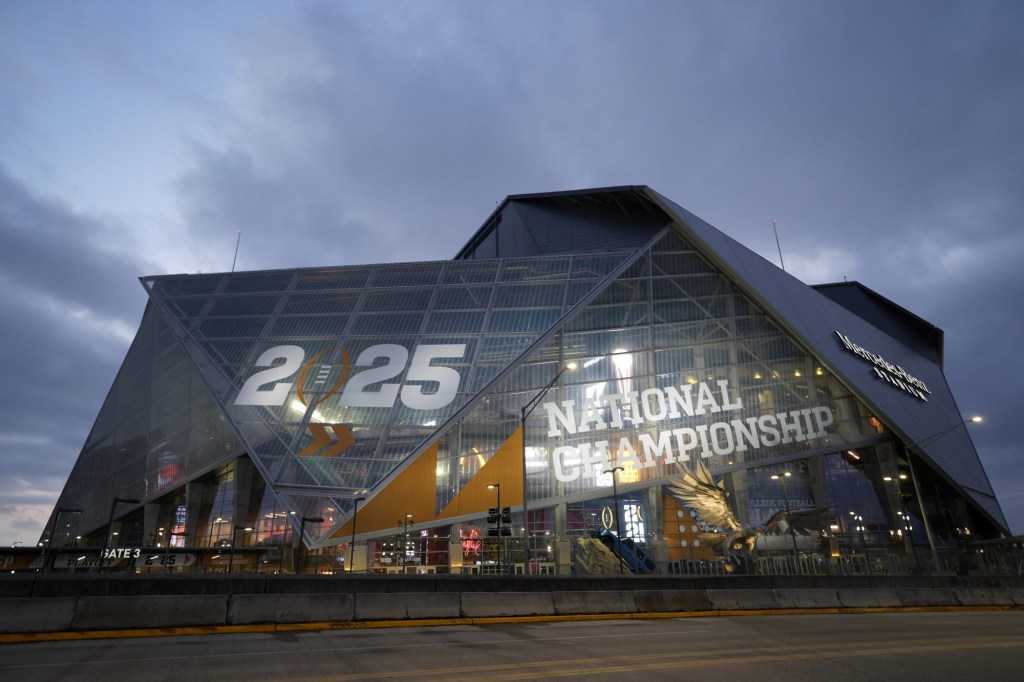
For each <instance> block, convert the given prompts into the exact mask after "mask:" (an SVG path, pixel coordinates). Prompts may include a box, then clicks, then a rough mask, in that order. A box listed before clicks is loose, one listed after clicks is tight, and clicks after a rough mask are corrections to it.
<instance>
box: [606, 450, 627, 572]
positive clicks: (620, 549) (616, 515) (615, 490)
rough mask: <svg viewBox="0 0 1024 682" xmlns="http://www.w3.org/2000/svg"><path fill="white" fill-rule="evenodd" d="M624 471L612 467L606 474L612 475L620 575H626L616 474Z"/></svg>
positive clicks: (620, 468)
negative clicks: (623, 561) (623, 566)
mask: <svg viewBox="0 0 1024 682" xmlns="http://www.w3.org/2000/svg"><path fill="white" fill-rule="evenodd" d="M620 471H622V467H618V466H616V467H612V468H611V469H608V470H606V471H605V472H604V473H606V474H611V475H612V504H613V505H614V506H615V535H616V536H618V540H619V551H618V552H616V554H618V555H619V573H624V571H623V570H622V547H623V545H622V527H621V526H619V483H618V479H617V478H616V474H617V473H618V472H620Z"/></svg>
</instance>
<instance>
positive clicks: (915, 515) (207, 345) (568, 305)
mask: <svg viewBox="0 0 1024 682" xmlns="http://www.w3.org/2000/svg"><path fill="white" fill-rule="evenodd" d="M630 206H631V209H630V210H640V209H643V210H645V211H647V212H648V213H650V212H651V211H653V209H651V205H650V202H649V201H647V200H644V201H634V202H633V203H632V204H630ZM588 210H590V211H592V212H593V211H614V210H618V209H616V208H615V207H614V206H608V205H607V204H606V203H598V204H596V205H595V206H591V207H590V208H589V209H588ZM560 211H561V212H560V213H559V215H562V213H565V211H564V210H562V209H560ZM545 215H546V214H545ZM499 222H500V221H499ZM657 222H659V221H658V220H656V219H655V218H650V217H648V218H647V219H646V222H645V228H644V231H643V232H642V243H640V244H639V245H637V244H633V245H632V246H631V247H630V248H624V246H623V239H622V238H621V236H616V237H615V239H614V248H611V247H610V246H609V245H608V244H604V245H602V243H601V240H600V239H597V238H595V240H594V243H589V242H588V240H587V238H586V232H585V230H580V229H578V226H577V227H576V228H574V229H577V231H578V234H577V236H576V237H575V238H573V239H569V240H565V239H563V240H561V241H559V240H554V241H558V243H572V244H575V245H576V246H577V248H578V251H579V252H578V253H553V254H546V255H522V254H520V253H515V249H512V248H511V247H510V248H509V249H506V252H508V251H511V253H510V255H509V257H505V258H493V257H491V258H480V257H479V256H480V255H487V253H485V252H483V251H476V252H474V251H472V250H464V251H463V252H462V256H463V257H462V258H461V259H459V260H453V261H445V262H430V263H407V264H387V265H375V266H358V267H339V268H317V269H299V270H282V271H268V272H253V273H223V274H210V275H177V276H162V277H152V278H145V279H144V280H143V284H144V285H145V287H146V288H147V290H148V292H149V294H150V303H149V305H148V307H147V309H146V313H145V315H144V318H143V321H142V324H141V326H140V330H139V333H138V335H137V337H136V340H135V342H134V343H133V345H132V347H131V349H130V351H129V353H128V356H127V357H126V359H125V362H124V365H123V366H122V368H121V370H120V372H119V374H118V376H117V378H116V380H115V382H114V386H113V388H112V389H111V391H110V394H109V395H108V397H107V400H106V402H105V403H104V405H103V407H102V408H101V410H100V414H99V416H98V418H97V421H96V424H95V426H94V428H93V431H92V433H91V434H90V436H89V439H88V441H87V442H86V444H85V447H84V448H83V451H82V454H81V456H80V457H79V460H78V462H77V463H76V465H75V468H74V470H73V472H72V474H71V476H70V478H69V481H68V484H67V486H66V488H65V490H64V493H63V494H62V496H61V499H60V501H59V503H58V507H59V508H63V509H65V510H68V509H76V510H78V509H80V510H81V513H80V514H78V513H76V514H74V515H73V516H71V517H63V523H61V524H58V525H55V526H54V529H55V530H54V537H53V538H52V542H53V545H54V546H57V547H59V546H66V545H68V544H70V543H71V542H79V543H83V544H85V545H90V546H97V545H101V544H105V543H108V544H111V545H125V546H134V547H144V548H161V547H163V548H164V549H165V550H166V554H165V557H166V558H165V559H164V560H163V563H162V564H161V562H160V561H159V560H158V558H159V556H160V554H159V553H156V554H154V555H152V557H151V559H150V561H151V563H150V564H147V565H148V566H154V565H160V566H163V567H164V568H167V569H168V570H171V569H172V567H173V569H174V570H185V569H195V570H235V569H236V567H240V568H241V570H265V571H270V572H274V571H301V570H315V571H321V572H335V571H342V570H366V571H381V572H393V571H431V572H433V571H442V572H449V571H450V572H488V571H491V572H493V571H506V570H509V571H519V572H523V571H527V570H529V571H532V572H540V573H556V572H568V571H573V570H577V571H587V570H601V568H600V566H599V564H600V562H601V560H602V556H604V555H602V554H601V551H602V550H599V549H595V546H596V545H595V543H597V544H601V543H602V542H604V544H609V543H613V542H615V541H622V542H626V543H627V544H629V545H630V546H632V547H640V548H641V549H643V550H644V553H646V555H647V556H648V557H649V558H650V561H651V566H653V567H654V569H653V570H657V571H661V572H666V571H668V572H681V573H693V572H718V571H723V570H726V568H727V562H724V561H723V556H722V553H721V552H720V551H716V550H715V548H714V543H713V542H711V541H710V540H711V539H713V532H714V531H715V530H717V529H716V528H715V527H713V526H711V525H710V524H709V523H707V522H706V521H704V520H703V519H701V518H700V515H699V514H698V513H697V512H696V511H695V510H694V509H690V508H687V507H685V506H682V505H680V504H679V503H677V501H676V500H675V499H674V498H673V497H672V495H671V494H669V492H668V491H667V489H666V488H665V486H666V484H667V483H669V482H670V479H671V477H673V476H674V475H676V474H677V473H678V472H679V471H680V470H681V469H686V470H690V469H692V468H693V467H694V463H695V462H697V461H698V460H699V461H701V462H703V463H704V464H705V465H706V466H707V467H708V468H709V469H710V471H711V473H712V475H713V476H714V478H715V480H716V481H721V482H722V483H723V485H724V486H725V489H726V490H727V491H728V494H729V500H730V502H729V504H730V505H731V509H732V513H733V514H734V515H735V517H736V519H737V521H738V522H739V523H740V524H742V525H743V526H744V527H749V528H755V527H761V526H764V525H765V524H770V523H771V522H772V518H773V516H774V515H776V514H777V513H779V512H780V511H782V510H801V509H818V508H822V509H827V523H826V524H824V527H822V528H820V529H817V531H816V532H814V533H811V534H808V535H801V536H799V537H798V536H797V534H796V533H795V532H791V533H790V535H788V536H787V535H786V534H784V533H783V534H778V533H776V534H771V533H768V534H765V535H764V536H763V537H762V538H761V539H760V540H759V541H758V544H757V552H756V555H757V556H756V557H751V560H752V561H753V560H755V559H756V561H757V562H758V564H757V566H756V569H757V570H762V571H764V570H775V571H786V572H793V571H799V572H836V571H838V572H853V573H871V572H875V571H879V572H900V571H909V570H915V569H916V568H917V567H919V566H921V565H922V561H923V557H924V556H925V555H932V556H933V557H934V556H936V555H937V553H938V550H937V549H936V548H948V549H952V550H955V549H956V548H957V547H958V546H960V545H962V543H963V541H964V539H965V537H967V536H970V535H971V533H977V532H979V530H980V532H986V531H989V532H991V531H992V530H993V526H992V524H991V523H988V522H987V521H986V519H985V517H984V514H982V513H979V512H978V510H977V509H975V508H974V507H972V505H971V504H968V503H967V502H966V501H965V500H964V499H963V496H961V495H959V494H958V492H957V491H956V489H955V486H951V485H950V484H949V482H948V481H946V480H945V479H944V477H943V476H942V475H940V474H939V473H937V472H935V471H934V470H932V469H931V468H929V467H928V466H925V465H924V463H923V461H922V460H921V459H920V458H919V457H916V456H915V457H912V455H911V448H909V447H908V446H907V445H906V444H905V443H904V440H903V439H901V437H900V435H899V434H898V433H896V432H894V431H893V429H892V428H891V426H892V424H891V423H890V420H888V419H887V418H886V417H884V416H883V415H881V414H880V413H878V412H877V410H873V409H871V408H869V407H868V406H867V403H866V402H865V400H864V399H863V394H858V392H857V385H856V382H853V381H851V380H850V378H849V376H840V375H839V374H837V373H836V371H835V366H836V363H835V362H834V361H832V360H831V359H830V358H825V357H823V356H822V355H821V354H820V353H819V352H817V351H815V350H813V349H812V347H811V345H809V344H808V343H806V342H805V341H803V340H801V339H800V338H799V337H798V336H797V335H795V334H794V333H793V331H792V330H791V329H789V328H788V327H787V326H786V325H785V324H784V322H785V321H784V320H780V319H779V318H778V316H777V314H776V313H774V312H772V311H770V310H768V309H767V308H766V307H765V306H764V305H763V304H762V303H761V302H759V297H758V296H756V295H754V294H755V293H756V292H753V291H752V290H751V289H750V288H749V286H748V285H746V284H744V283H741V282H739V281H738V280H737V279H736V277H735V276H732V275H730V274H729V273H728V272H727V271H726V270H725V269H723V267H722V266H721V265H720V264H716V263H717V261H716V259H715V258H714V254H713V253H711V252H709V251H708V247H707V246H698V245H696V244H695V243H694V242H692V241H691V240H689V239H687V238H686V233H685V230H681V229H680V228H679V225H678V224H676V225H673V224H671V221H670V220H668V219H667V216H666V219H665V220H664V221H663V222H662V224H663V225H667V226H664V227H660V228H658V229H653V228H652V227H651V225H652V224H654V223H657ZM602 224H604V225H605V228H607V225H608V221H607V220H605V221H604V222H603V223H602ZM503 229H505V230H506V232H509V231H511V230H512V228H511V227H510V223H508V222H506V223H505V227H504V228H503ZM609 233H610V232H609ZM506 238H507V239H509V240H510V242H509V243H510V244H520V247H517V248H520V250H522V249H523V248H525V246H523V245H524V244H527V243H529V240H527V239H518V241H517V238H513V237H511V236H509V235H508V234H506V236H505V237H502V239H506ZM488 239H489V238H488V237H487V235H486V234H484V235H482V236H481V237H478V238H477V243H478V244H481V245H486V244H489V243H491V242H490V241H489V240H488ZM492 241H493V240H492ZM569 367H572V369H571V370H570V369H569ZM915 460H916V461H915ZM524 491H525V499H524ZM933 491H934V493H933ZM117 498H119V499H117ZM115 500H117V501H115ZM357 504H358V505H359V506H358V513H357V510H356V505H357ZM524 506H525V507H527V508H528V516H524V514H523V509H524ZM491 507H496V508H497V509H494V510H492V509H491ZM501 507H509V509H508V511H507V513H505V514H503V513H501V512H502V509H501ZM111 518H112V519H114V523H113V524H109V525H108V521H109V519H111ZM396 518H397V519H398V521H397V523H396V521H395V519H396ZM56 520H57V519H54V521H56ZM608 531H610V532H611V534H612V535H613V536H614V537H615V538H616V539H617V540H612V541H602V540H601V539H600V538H597V537H596V536H601V535H602V534H603V535H604V536H605V538H606V540H607V536H608V535H609V533H608ZM965 533H966V534H967V535H966V536H965ZM80 535H84V538H82V537H79V536H80ZM72 536H73V537H72ZM352 537H355V539H356V543H355V545H354V546H353V545H352V543H351V538H352ZM44 541H45V542H50V539H49V538H44ZM525 542H528V543H529V544H528V545H525V544H524V543H525ZM610 546H611V548H612V550H613V553H619V554H621V552H622V550H621V548H617V547H616V546H615V545H614V544H611V545H610ZM172 550H179V551H176V552H175V551H172ZM310 550H311V551H312V554H311V553H310ZM189 551H191V552H192V553H191V554H189ZM179 554H180V555H181V556H180V557H179V559H180V560H178V561H177V563H168V562H171V558H170V557H172V556H177V555H179ZM153 557H156V559H154V558H153ZM528 559H529V561H528ZM225 562H227V563H226V564H225ZM135 567H136V569H138V567H139V564H138V562H136V564H135ZM746 568H748V569H752V568H755V567H753V566H748V567H746ZM638 570H639V569H638Z"/></svg>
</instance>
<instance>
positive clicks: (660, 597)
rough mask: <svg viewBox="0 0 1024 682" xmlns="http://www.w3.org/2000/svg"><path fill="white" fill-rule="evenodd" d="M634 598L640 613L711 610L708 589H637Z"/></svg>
mask: <svg viewBox="0 0 1024 682" xmlns="http://www.w3.org/2000/svg"><path fill="white" fill-rule="evenodd" d="M633 599H634V600H635V601H636V610H637V611H638V612H640V613H671V612H675V611H710V610H711V602H710V601H708V593H707V590H637V591H636V592H634V593H633Z"/></svg>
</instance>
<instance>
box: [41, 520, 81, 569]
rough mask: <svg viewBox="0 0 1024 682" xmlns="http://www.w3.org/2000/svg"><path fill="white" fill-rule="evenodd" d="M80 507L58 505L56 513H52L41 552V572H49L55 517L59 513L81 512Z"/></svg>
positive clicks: (55, 526) (55, 529)
mask: <svg viewBox="0 0 1024 682" xmlns="http://www.w3.org/2000/svg"><path fill="white" fill-rule="evenodd" d="M81 513H82V510H81V509H69V508H67V507H60V508H59V509H57V513H56V514H54V515H53V523H52V524H50V536H49V537H48V538H47V539H46V552H45V553H44V554H43V573H49V572H50V546H51V545H53V534H54V533H56V532H57V519H59V518H60V515H61V514H81Z"/></svg>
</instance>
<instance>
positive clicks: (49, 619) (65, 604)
mask: <svg viewBox="0 0 1024 682" xmlns="http://www.w3.org/2000/svg"><path fill="white" fill-rule="evenodd" d="M75 601H76V600H75V599H72V598H70V597H60V598H53V599H28V598H18V599H4V600H3V601H0V632H62V631H64V630H67V629H68V628H70V627H71V619H72V618H74V615H75Z"/></svg>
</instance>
